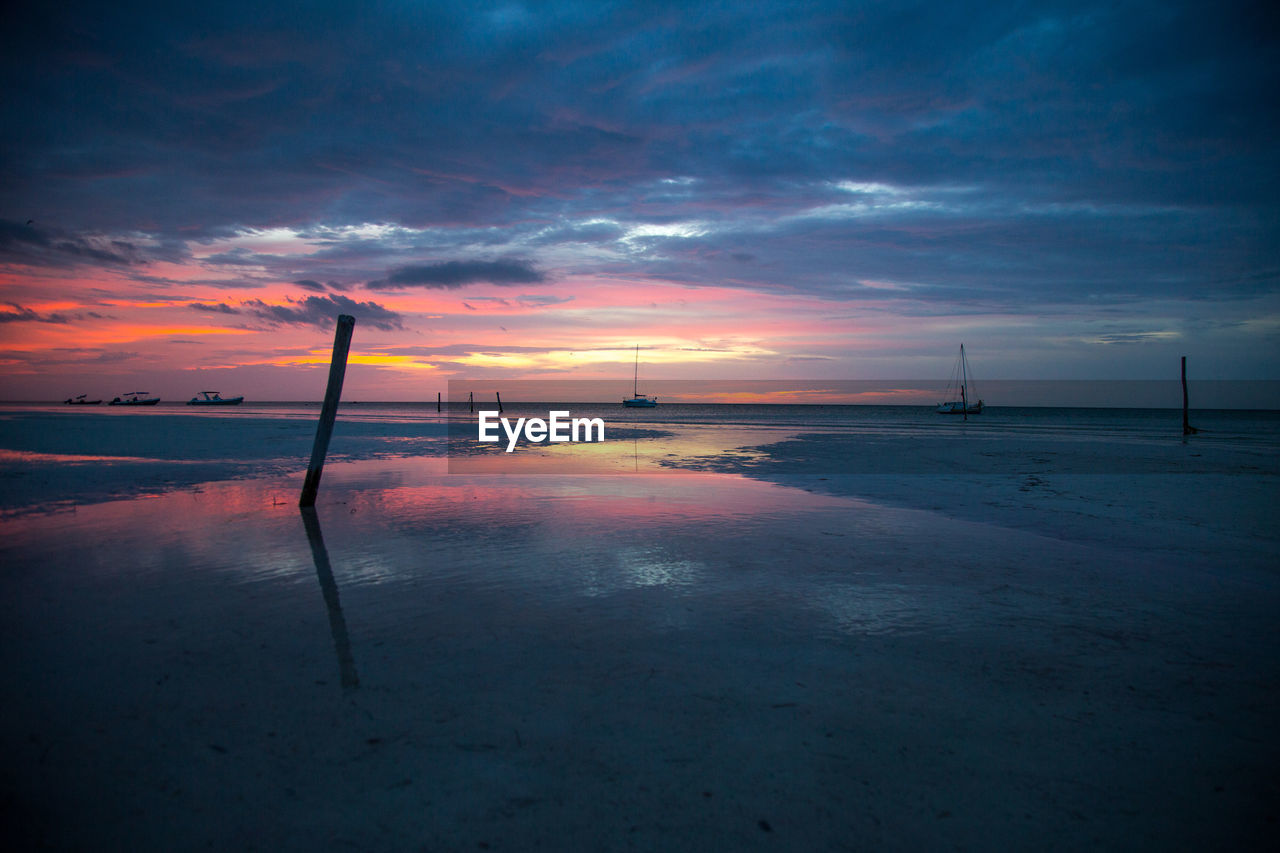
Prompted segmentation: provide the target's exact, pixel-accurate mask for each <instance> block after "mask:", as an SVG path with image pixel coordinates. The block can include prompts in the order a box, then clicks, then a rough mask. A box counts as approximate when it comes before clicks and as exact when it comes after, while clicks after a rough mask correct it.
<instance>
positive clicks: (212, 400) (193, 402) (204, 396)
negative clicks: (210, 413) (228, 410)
mask: <svg viewBox="0 0 1280 853" xmlns="http://www.w3.org/2000/svg"><path fill="white" fill-rule="evenodd" d="M243 402H244V397H243V396H240V397H223V396H222V395H221V394H219V393H218V392H217V391H201V392H200V396H198V397H192V398H191V399H190V400H188V401H187V405H188V406H238V405H240V404H241V403H243Z"/></svg>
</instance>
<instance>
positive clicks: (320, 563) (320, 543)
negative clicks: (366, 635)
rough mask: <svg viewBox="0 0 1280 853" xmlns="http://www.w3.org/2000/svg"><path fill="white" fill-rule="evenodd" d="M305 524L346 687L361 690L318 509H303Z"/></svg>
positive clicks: (339, 667)
mask: <svg viewBox="0 0 1280 853" xmlns="http://www.w3.org/2000/svg"><path fill="white" fill-rule="evenodd" d="M299 512H300V513H301V514H302V524H303V526H304V527H305V528H306V530H307V541H308V542H310V543H311V558H312V559H313V560H314V561H315V564H316V577H317V578H319V579H320V592H321V593H322V594H323V595H324V604H325V607H326V608H328V610H329V631H330V632H331V633H332V634H333V648H334V651H335V652H337V655H338V671H339V673H340V674H341V679H342V686H343V687H344V688H345V689H348V690H354V689H355V688H356V687H358V686H360V677H359V676H358V675H357V674H356V662H355V658H354V657H352V655H351V640H350V638H349V637H348V635H347V620H346V619H344V618H343V616H342V603H341V602H340V601H339V600H338V584H337V581H335V580H334V579H333V569H332V567H331V566H330V565H329V549H328V548H326V547H325V546H324V536H323V535H322V534H321V532H320V519H319V517H318V516H317V515H316V510H315V507H302V508H301V509H300V510H299Z"/></svg>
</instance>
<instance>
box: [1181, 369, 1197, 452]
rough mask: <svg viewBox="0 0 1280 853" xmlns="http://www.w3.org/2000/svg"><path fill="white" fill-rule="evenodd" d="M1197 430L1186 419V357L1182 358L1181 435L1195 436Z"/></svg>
mask: <svg viewBox="0 0 1280 853" xmlns="http://www.w3.org/2000/svg"><path fill="white" fill-rule="evenodd" d="M1197 432H1199V430H1198V429H1196V428H1195V427H1193V426H1192V425H1191V421H1190V419H1189V418H1188V417H1187V357H1186V356H1185V355H1184V356H1183V357H1182V434H1183V435H1195V434H1196V433H1197Z"/></svg>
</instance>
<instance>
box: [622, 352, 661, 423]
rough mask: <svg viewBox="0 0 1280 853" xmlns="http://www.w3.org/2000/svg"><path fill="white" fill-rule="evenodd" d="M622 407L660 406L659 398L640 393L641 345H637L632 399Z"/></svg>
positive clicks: (643, 407) (645, 407)
mask: <svg viewBox="0 0 1280 853" xmlns="http://www.w3.org/2000/svg"><path fill="white" fill-rule="evenodd" d="M622 405H624V406H626V407H627V408H628V409H652V408H654V407H656V406H657V405H658V398H657V397H647V396H645V395H644V394H641V393H640V345H639V344H636V372H635V376H634V377H633V379H632V386H631V399H629V400H623V401H622Z"/></svg>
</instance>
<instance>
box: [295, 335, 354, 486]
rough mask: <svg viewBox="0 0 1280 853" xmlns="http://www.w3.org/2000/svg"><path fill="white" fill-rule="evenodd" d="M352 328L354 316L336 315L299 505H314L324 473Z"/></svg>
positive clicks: (344, 373)
mask: <svg viewBox="0 0 1280 853" xmlns="http://www.w3.org/2000/svg"><path fill="white" fill-rule="evenodd" d="M355 325H356V318H355V317H352V316H351V315H349V314H340V315H338V328H337V329H336V330H335V331H334V335H333V359H332V360H331V361H330V362H329V386H328V387H327V388H325V391H324V405H323V406H321V407H320V423H318V424H317V425H316V441H315V444H313V445H312V446H311V464H310V465H308V466H307V479H306V480H305V481H304V482H303V484H302V497H301V498H299V499H298V506H303V507H305V506H315V505H316V492H317V491H318V490H319V489H320V474H321V473H323V471H324V458H325V456H326V455H327V454H328V453H329V439H330V438H331V437H332V436H333V419H334V417H335V416H336V415H337V414H338V401H339V400H340V399H341V398H342V380H343V378H344V377H345V376H346V373H347V353H348V352H349V351H350V349H351V331H352V330H353V329H354V328H355Z"/></svg>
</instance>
